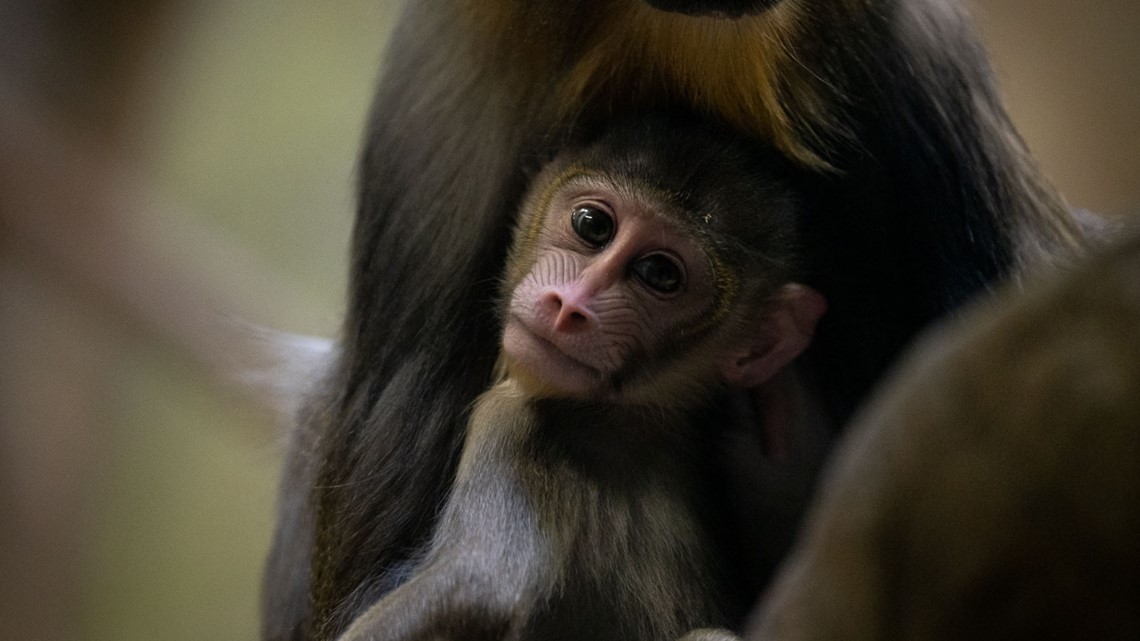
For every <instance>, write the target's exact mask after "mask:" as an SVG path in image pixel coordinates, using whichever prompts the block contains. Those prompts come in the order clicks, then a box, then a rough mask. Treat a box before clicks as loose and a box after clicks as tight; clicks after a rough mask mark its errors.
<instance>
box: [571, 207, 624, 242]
mask: <svg viewBox="0 0 1140 641" xmlns="http://www.w3.org/2000/svg"><path fill="white" fill-rule="evenodd" d="M570 224H571V226H573V227H574V233H576V234H578V236H579V237H580V238H581V239H582V240H584V241H586V244H587V245H589V246H591V247H601V246H602V245H605V244H606V243H608V242H610V238H613V235H614V219H613V218H611V217H610V215H609V214H607V213H606V212H604V211H602V210H601V209H598V208H597V207H588V206H583V207H578V208H577V209H575V210H574V214H573V215H572V216H571V217H570Z"/></svg>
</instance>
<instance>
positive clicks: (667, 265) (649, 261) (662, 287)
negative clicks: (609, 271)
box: [633, 254, 684, 294]
mask: <svg viewBox="0 0 1140 641" xmlns="http://www.w3.org/2000/svg"><path fill="white" fill-rule="evenodd" d="M633 273H634V274H636V275H637V277H638V279H640V280H641V282H643V283H645V284H646V286H648V287H649V288H650V289H653V290H656V291H658V292H660V293H662V294H672V293H674V292H676V291H677V290H679V289H681V283H682V281H683V280H684V275H683V274H682V273H681V268H680V267H679V266H678V265H677V263H675V262H673V261H672V260H671V259H669V258H667V257H665V256H663V255H661V254H650V255H649V256H646V257H644V258H642V259H640V260H638V261H637V262H636V263H634V264H633Z"/></svg>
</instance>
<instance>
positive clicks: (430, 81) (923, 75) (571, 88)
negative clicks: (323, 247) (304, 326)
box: [263, 0, 1082, 639]
mask: <svg viewBox="0 0 1140 641" xmlns="http://www.w3.org/2000/svg"><path fill="white" fill-rule="evenodd" d="M662 105H671V106H675V107H681V108H687V109H692V110H695V111H697V112H699V113H703V114H705V115H707V116H709V117H712V118H716V119H720V120H724V121H727V122H729V123H731V125H732V126H733V127H734V128H735V129H736V130H737V131H738V132H739V133H740V135H741V137H742V138H748V137H754V138H759V139H763V140H765V141H767V143H769V144H772V145H774V146H776V147H777V148H778V149H779V150H780V151H781V152H782V153H783V154H784V155H786V156H787V157H789V158H791V159H793V160H795V161H796V162H798V163H799V164H800V165H801V166H802V167H803V168H805V169H807V170H809V171H811V172H813V173H814V180H813V182H814V184H813V185H812V186H811V187H810V188H809V189H808V190H807V193H810V194H811V195H812V197H813V199H815V200H816V201H818V202H816V203H812V206H811V207H810V209H811V211H815V212H820V213H819V214H818V215H813V216H811V217H809V218H807V219H806V220H805V221H804V224H803V230H804V236H805V240H804V244H805V246H806V247H807V248H808V255H807V259H808V268H809V278H808V284H810V285H812V286H813V287H815V288H816V289H817V290H819V291H820V292H821V293H822V294H823V295H824V296H825V297H826V299H827V300H828V303H829V312H828V315H827V317H826V318H825V319H824V320H823V321H822V323H821V325H820V328H819V331H818V333H817V334H816V338H815V340H814V342H813V345H812V348H811V349H810V350H809V352H808V354H807V355H806V357H807V358H806V360H807V363H806V364H805V368H804V369H805V370H806V378H807V380H808V384H809V387H810V388H814V389H816V390H817V391H818V394H817V399H816V400H815V401H814V405H815V406H816V407H817V408H819V409H821V410H822V411H823V412H824V413H825V414H826V417H827V418H828V420H829V421H830V422H831V423H832V424H833V425H839V424H842V423H843V422H844V421H845V420H846V418H847V417H848V416H849V415H850V413H851V411H852V409H853V407H854V406H855V404H856V403H857V402H858V401H859V400H860V399H861V398H862V397H863V396H864V395H865V394H866V392H867V390H868V389H869V388H870V387H871V385H872V384H873V383H874V382H875V381H876V379H877V378H878V377H879V375H880V373H881V372H882V371H883V369H884V368H885V367H886V366H887V364H889V363H890V362H891V360H892V359H893V358H894V356H895V355H896V353H897V352H898V351H899V350H900V349H901V348H902V346H904V345H905V344H906V343H907V342H908V340H909V339H910V338H911V336H912V335H913V334H914V333H915V332H916V331H917V330H918V329H920V328H921V327H923V326H925V325H926V324H927V323H928V322H930V321H931V320H933V319H935V318H938V317H940V316H942V315H943V314H945V313H947V312H948V311H950V310H953V309H954V308H956V307H957V306H958V305H959V304H960V303H961V302H963V301H964V300H966V299H968V298H969V297H971V296H972V295H973V294H975V293H977V292H978V291H980V290H984V289H986V288H987V287H989V286H990V285H991V284H992V283H993V282H994V281H997V280H1000V279H1003V278H1006V277H1010V276H1013V277H1017V276H1018V275H1020V274H1021V273H1022V271H1023V270H1024V269H1025V267H1026V266H1027V265H1031V264H1034V263H1036V262H1039V261H1040V260H1041V259H1045V260H1047V261H1048V260H1051V259H1053V258H1054V257H1057V256H1062V255H1064V254H1065V253H1067V252H1068V251H1069V250H1070V249H1072V248H1075V247H1078V246H1079V245H1080V244H1081V242H1082V241H1081V235H1082V234H1081V230H1080V229H1079V228H1078V226H1077V225H1076V224H1075V223H1074V221H1073V219H1072V218H1071V217H1070V215H1069V212H1068V210H1067V209H1066V207H1065V206H1064V205H1063V203H1062V202H1061V201H1060V200H1059V199H1058V198H1057V196H1056V195H1055V194H1054V192H1053V191H1052V190H1051V189H1050V187H1049V186H1048V185H1047V184H1046V183H1045V182H1044V181H1043V180H1042V178H1041V177H1040V176H1039V174H1038V172H1037V170H1036V169H1035V168H1034V166H1033V163H1032V161H1031V160H1030V158H1029V156H1028V155H1027V153H1026V151H1025V148H1024V146H1023V145H1022V143H1021V141H1020V140H1019V138H1018V136H1017V134H1016V132H1015V131H1014V130H1013V127H1012V126H1011V125H1010V123H1009V121H1008V118H1007V117H1006V114H1005V112H1004V110H1003V108H1002V106H1001V103H1000V101H999V99H998V97H997V95H996V93H995V91H994V88H993V85H992V82H991V78H990V70H989V67H988V64H987V62H986V59H985V57H984V53H983V52H982V50H981V47H980V45H979V43H978V42H977V40H976V38H975V37H974V34H973V32H972V29H971V28H970V26H969V24H968V23H967V21H966V20H965V18H964V16H963V15H962V12H961V10H960V9H959V7H958V6H957V5H956V4H955V3H953V2H950V1H948V0H762V1H761V0H755V1H751V2H750V1H748V0H742V1H737V2H732V1H728V0H725V1H717V0H705V1H695V2H684V1H683V0H654V1H653V2H641V1H640V0H594V1H585V0H557V1H555V0H534V1H532V2H517V1H510V0H418V1H417V2H410V3H408V5H407V7H406V9H405V12H404V15H403V17H402V19H401V21H400V24H399V25H398V26H397V28H396V30H395V32H394V35H393V37H392V42H391V45H390V47H389V53H388V57H387V59H386V66H385V69H384V75H383V79H382V80H381V83H380V87H379V91H378V93H377V96H376V100H375V103H374V108H373V112H372V117H371V120H370V124H369V126H368V130H367V132H366V142H365V149H364V151H363V155H362V158H361V163H360V176H359V180H360V198H359V209H358V217H357V224H356V228H355V231H354V236H353V242H352V262H351V288H350V297H349V299H350V300H349V312H348V316H347V318H346V320H345V324H344V330H343V336H342V337H341V348H340V350H339V357H338V359H337V362H336V363H335V364H334V365H333V367H332V368H331V369H330V371H328V372H327V374H326V375H325V377H324V379H323V380H322V381H321V382H320V384H319V385H318V386H317V387H316V388H315V389H314V391H313V393H312V396H311V398H310V399H309V402H308V405H307V409H306V410H305V412H304V413H303V415H302V416H301V418H300V421H299V424H298V428H297V430H296V433H295V435H294V442H293V443H292V446H291V453H290V455H289V458H288V460H287V463H286V471H285V480H284V484H283V488H282V498H281V508H280V510H281V512H280V519H279V523H278V527H277V533H276V538H275V542H274V548H273V551H272V553H271V557H270V560H269V564H268V567H267V571H266V575H265V591H264V612H265V616H264V625H263V637H264V638H267V639H313V638H316V639H327V638H332V637H335V636H337V634H338V633H339V632H340V631H342V630H344V629H345V627H346V626H347V625H348V624H349V623H350V622H351V621H352V620H353V619H354V618H355V617H356V616H357V615H358V614H359V613H360V612H362V611H363V610H364V609H365V608H367V607H368V606H369V605H370V604H372V603H374V602H375V601H376V600H377V599H378V598H379V597H380V596H381V595H383V594H385V593H386V592H388V591H390V590H391V589H393V588H394V587H395V586H397V585H399V584H400V583H401V582H402V581H404V580H405V578H406V576H407V568H408V567H409V566H410V563H411V562H412V561H413V560H414V559H416V558H417V557H418V556H419V555H420V554H422V551H423V550H424V548H425V545H426V544H427V542H428V541H429V537H430V536H431V533H432V531H433V528H434V526H435V523H436V519H437V515H438V509H437V508H438V506H440V505H442V504H443V501H444V498H445V497H446V495H447V493H448V491H449V488H450V484H451V481H452V478H453V477H454V474H455V469H456V464H457V461H458V457H459V452H460V449H461V446H462V443H463V437H464V429H463V428H464V426H465V425H466V424H467V420H468V417H469V411H470V408H471V406H472V403H473V401H474V400H475V398H476V397H477V396H478V395H479V394H480V393H481V392H483V391H484V390H485V389H487V387H488V385H489V384H490V382H491V380H492V371H493V368H494V364H495V360H496V357H497V353H498V350H497V343H498V341H497V338H498V336H497V334H498V324H497V320H496V317H495V313H494V309H493V305H492V304H491V301H493V300H494V299H495V284H496V282H497V281H498V280H499V278H500V277H501V276H502V272H503V267H504V261H505V256H506V250H507V246H508V244H509V232H510V229H511V228H512V224H513V223H514V216H515V212H517V211H518V205H519V201H520V198H521V196H522V193H523V189H524V187H525V185H526V184H527V181H528V176H530V175H533V173H534V172H536V171H537V170H538V168H540V167H541V166H543V165H544V164H545V163H546V162H547V161H548V160H550V159H551V158H553V157H554V156H555V155H556V153H557V152H558V151H559V150H560V149H561V148H562V147H564V146H565V145H566V144H567V142H568V141H570V140H573V139H576V138H578V137H579V136H581V135H585V134H588V133H589V132H590V131H592V130H594V129H595V128H597V127H598V125H599V124H600V123H603V122H606V121H610V120H612V119H614V118H620V117H623V116H627V115H630V114H635V113H638V112H640V111H642V110H645V109H648V108H656V107H660V106H662ZM712 420H714V419H713V418H711V417H710V418H709V419H707V421H712ZM759 464H760V461H757V465H759ZM761 477H762V478H766V477H763V476H762V475H761ZM802 485H803V486H804V487H802V488H801V490H800V491H799V492H798V493H797V492H791V493H790V494H789V496H790V497H792V498H787V499H779V498H777V499H776V500H775V501H774V503H773V504H780V503H783V504H785V508H786V511H787V512H788V517H787V518H779V517H777V516H776V515H775V514H773V513H772V512H771V511H770V510H768V509H767V508H765V509H763V510H755V512H756V513H755V514H752V513H748V514H745V515H743V516H742V518H741V519H740V521H739V523H738V528H739V529H740V532H741V538H742V539H745V540H755V541H764V542H767V544H768V545H770V546H771V547H772V548H773V549H772V550H770V551H768V550H765V551H764V552H763V554H762V555H761V558H757V559H755V560H753V561H750V567H755V568H756V569H755V571H754V574H755V577H754V582H755V587H756V588H757V589H758V588H759V586H761V585H763V582H764V581H765V579H766V568H770V567H771V566H772V565H773V564H774V563H775V562H776V561H777V560H778V559H779V556H780V552H781V550H782V547H783V546H784V545H785V542H786V541H789V540H790V538H791V534H790V533H791V532H793V531H794V528H795V525H796V512H797V506H798V503H799V499H797V498H795V497H796V496H801V495H803V494H804V493H805V492H806V491H807V490H808V488H809V487H810V483H803V484H802ZM769 489H770V488H767V485H766V482H762V483H760V484H759V486H758V487H755V488H744V489H741V490H740V493H741V494H742V495H746V496H752V495H755V496H760V495H763V494H764V493H765V492H766V491H768V490H769ZM777 494H780V492H777Z"/></svg>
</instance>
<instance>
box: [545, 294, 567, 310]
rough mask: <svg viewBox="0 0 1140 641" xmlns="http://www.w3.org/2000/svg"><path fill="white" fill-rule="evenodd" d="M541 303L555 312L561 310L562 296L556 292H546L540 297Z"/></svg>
mask: <svg viewBox="0 0 1140 641" xmlns="http://www.w3.org/2000/svg"><path fill="white" fill-rule="evenodd" d="M542 304H543V306H544V307H547V308H549V309H550V311H552V312H554V313H555V314H557V313H558V312H560V311H562V297H561V296H559V295H558V292H547V293H546V294H545V295H543V297H542Z"/></svg>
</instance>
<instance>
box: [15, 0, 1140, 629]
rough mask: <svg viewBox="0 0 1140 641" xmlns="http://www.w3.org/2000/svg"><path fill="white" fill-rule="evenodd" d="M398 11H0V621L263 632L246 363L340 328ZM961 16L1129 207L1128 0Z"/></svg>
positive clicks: (262, 483) (1082, 175) (260, 530)
mask: <svg viewBox="0 0 1140 641" xmlns="http://www.w3.org/2000/svg"><path fill="white" fill-rule="evenodd" d="M392 4H393V3H392V2H389V1H382V0H335V1H332V2H324V3H311V2H301V1H299V0H275V1H270V0H241V1H238V0H203V1H200V2H196V3H181V2H175V1H173V0H152V1H150V2H144V1H142V0H137V1H136V2H132V3H122V2H108V1H105V0H104V1H101V2H99V1H97V2H88V3H81V2H75V1H73V0H51V1H49V0H5V2H4V3H3V4H2V5H0V514H2V515H0V628H2V631H0V638H4V639H6V638H12V639H17V638H20V639H40V640H46V641H55V640H69V639H84V640H86V639H91V640H104V639H106V640H115V641H131V640H134V639H151V638H163V639H169V640H174V641H177V640H180V639H251V638H254V637H255V636H256V610H257V592H258V580H259V579H258V574H259V569H260V565H261V562H262V557H263V556H264V554H265V551H266V548H267V546H268V542H269V536H270V527H271V523H272V512H273V502H274V495H275V488H274V486H275V483H276V474H277V467H278V464H279V459H280V454H281V452H280V448H279V441H280V429H279V427H278V426H277V422H276V419H275V415H274V413H273V411H272V410H271V409H270V408H269V406H270V405H271V403H270V401H269V400H268V399H267V398H266V397H264V396H259V395H257V394H253V393H250V392H249V389H250V388H249V386H248V385H246V384H245V382H243V381H242V380H239V379H241V378H242V376H238V375H237V374H236V373H235V372H239V371H245V370H244V369H240V368H239V367H238V366H239V365H240V366H241V367H242V368H247V367H248V366H249V364H250V363H251V362H254V361H251V360H250V359H252V358H253V357H254V356H256V352H257V349H256V346H257V345H258V339H257V336H256V332H255V331H254V330H252V329H250V327H251V326H266V327H272V328H274V329H279V330H284V331H289V332H298V333H309V334H322V335H333V334H335V332H336V329H337V323H338V319H339V317H340V315H341V312H342V309H343V299H344V296H343V293H344V290H345V283H344V272H345V258H346V248H347V239H348V234H349V231H350V227H351V217H352V207H353V205H352V182H353V164H354V159H355V154H356V150H357V146H358V141H359V137H360V131H361V129H362V126H363V122H364V114H365V110H366V108H367V105H368V101H369V96H370V92H371V89H372V85H373V82H374V80H375V77H376V74H377V69H378V66H377V64H378V60H379V56H380V52H381V50H382V47H383V42H384V39H385V36H386V34H387V32H388V30H389V28H390V27H391V25H392V21H393V19H394V16H395V13H396V11H395V8H394V7H393V6H392ZM973 7H974V12H975V16H976V18H977V19H978V22H979V23H980V25H981V27H982V30H983V33H984V35H985V37H986V40H987V42H988V43H989V46H990V49H991V52H992V53H993V56H994V59H995V67H996V69H997V72H998V75H999V78H1000V80H1001V84H1002V87H1003V89H1004V92H1005V94H1006V96H1007V98H1008V102H1009V106H1010V109H1011V111H1012V112H1013V116H1014V119H1015V120H1016V121H1017V123H1018V124H1019V126H1020V128H1021V131H1022V133H1023V135H1024V136H1025V138H1026V139H1027V140H1028V142H1029V144H1030V146H1031V147H1032V148H1033V150H1034V151H1035V153H1036V155H1037V157H1038V158H1039V160H1040V162H1041V164H1042V165H1043V166H1044V168H1045V170H1046V172H1047V173H1048V174H1049V175H1050V176H1051V177H1052V178H1053V179H1054V181H1055V182H1056V184H1057V185H1058V186H1059V187H1060V188H1061V190H1062V191H1063V192H1064V193H1065V194H1066V196H1067V197H1068V198H1069V199H1070V201H1071V202H1073V203H1074V204H1076V205H1079V206H1083V207H1087V208H1090V209H1094V210H1098V211H1102V212H1106V213H1110V214H1114V215H1126V214H1133V213H1140V171H1138V170H1137V167H1138V166H1140V82H1137V81H1138V80H1140V77H1138V71H1140V38H1138V37H1137V35H1136V34H1138V33H1140V4H1137V3H1136V2H1135V0H1091V1H1090V2H1086V3H1082V4H1081V5H1079V6H1078V5H1074V4H1073V3H1069V2H1061V1H1060V0H1037V1H1032V0H976V1H975V2H974V3H973ZM254 389H256V386H254Z"/></svg>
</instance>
